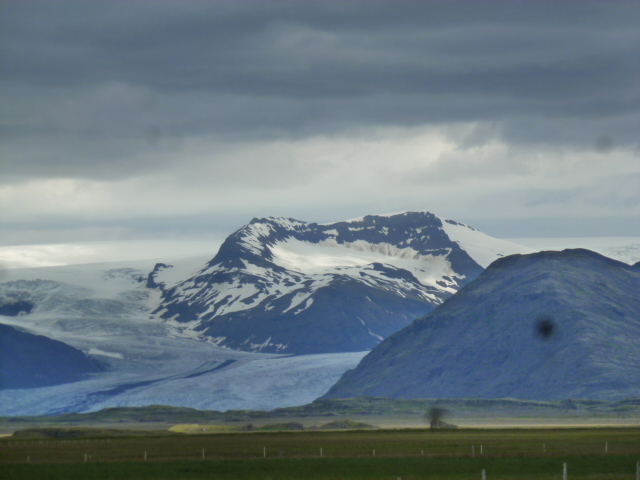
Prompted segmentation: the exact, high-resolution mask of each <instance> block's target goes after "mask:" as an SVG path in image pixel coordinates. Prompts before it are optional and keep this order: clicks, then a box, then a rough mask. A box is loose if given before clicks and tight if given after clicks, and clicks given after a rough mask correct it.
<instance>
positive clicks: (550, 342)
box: [325, 249, 640, 400]
mask: <svg viewBox="0 0 640 480" xmlns="http://www.w3.org/2000/svg"><path fill="white" fill-rule="evenodd" d="M639 340H640V272H639V271H638V265H637V264H636V265H634V266H630V265H627V264H624V263H621V262H618V261H615V260H612V259H610V258H607V257H604V256H602V255H599V254H597V253H594V252H591V251H588V250H583V249H575V250H565V251H563V252H540V253H535V254H531V255H512V256H509V257H505V258H502V259H499V260H496V261H495V262H493V263H492V264H491V265H490V266H489V267H488V268H487V269H486V270H485V271H484V272H483V273H482V274H481V275H480V276H479V277H478V278H477V279H476V280H474V281H473V282H471V283H469V284H468V285H466V286H465V287H464V288H462V289H461V290H460V291H459V292H458V293H457V294H456V295H454V296H453V297H451V298H450V299H449V300H447V301H446V302H444V303H443V304H442V305H441V306H440V307H438V308H437V309H436V310H435V311H433V312H432V313H430V314H429V315H427V316H425V317H423V318H421V319H419V320H416V321H415V322H414V323H413V324H411V325H410V326H408V327H406V328H405V329H403V330H401V331H399V332H398V333H396V334H394V335H392V336H391V337H389V338H388V339H386V340H385V341H383V342H382V343H380V344H379V345H378V346H377V347H376V348H374V349H373V350H372V351H371V353H369V354H368V355H367V356H366V357H364V358H363V360H362V361H361V363H360V364H359V365H358V367H357V368H355V369H353V370H351V371H348V372H347V373H345V375H344V376H343V377H342V378H341V379H340V381H339V382H338V383H337V384H336V385H335V386H334V387H333V388H332V389H331V390H330V391H329V392H328V393H327V395H326V396H325V398H349V397H363V396H375V397H389V398H427V397H428V398H463V397H467V398H468V397H476V398H505V397H512V398H523V399H537V400H558V399H563V398H585V399H589V398H590V399H609V400H614V399H621V398H625V397H632V396H638V395H640V341H639Z"/></svg>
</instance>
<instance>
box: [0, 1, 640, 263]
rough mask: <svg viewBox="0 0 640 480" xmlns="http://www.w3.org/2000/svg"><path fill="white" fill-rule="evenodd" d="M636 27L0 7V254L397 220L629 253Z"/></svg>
mask: <svg viewBox="0 0 640 480" xmlns="http://www.w3.org/2000/svg"><path fill="white" fill-rule="evenodd" d="M639 25H640V3H639V2H637V1H626V2H625V1H606V2H605V1H589V0H584V1H576V0H573V1H569V0H567V1H563V0H558V1H535V0H531V1H517V0H512V1H511V0H510V1H507V0H504V1H497V0H494V1H489V0H487V1H475V0H474V1H450V0H446V1H445V0H441V1H432V0H420V1H402V0H396V1H380V0H367V1H356V0H345V1H337V0H335V1H328V0H327V1H318V2H309V1H306V0H300V1H278V0H274V1H258V0H254V1H246V0H234V1H231V0H228V1H200V0H181V1H163V0H157V1H153V2H151V1H141V0H129V1H99V0H96V1H91V2H87V1H86V0H80V1H65V0H55V1H51V0H46V1H38V0H34V1H18V0H7V1H3V2H2V4H0V71H1V72H2V74H1V75H0V126H1V130H0V132H1V133H0V135H1V137H0V232H1V233H0V245H2V246H16V245H30V244H49V245H54V244H75V243H80V242H106V241H132V242H133V241H135V242H139V244H140V242H142V244H143V243H144V242H146V241H152V240H153V241H155V242H165V243H166V242H173V241H176V242H177V241H184V242H192V245H195V242H202V245H205V244H206V242H209V241H210V242H213V243H215V242H218V241H220V239H221V238H224V237H226V236H227V235H229V234H230V233H232V232H233V231H235V230H237V229H238V228H240V227H241V226H242V225H244V224H246V223H248V222H249V221H251V219H252V218H254V217H265V216H287V217H293V218H296V219H299V220H304V221H308V222H318V223H329V222H334V221H340V220H344V219H348V218H353V217H359V216H362V215H365V214H375V213H385V212H396V211H405V210H428V211H431V212H433V213H435V214H436V215H439V216H441V217H445V218H450V219H454V220H457V221H461V222H464V223H467V224H470V225H473V226H474V227H476V228H479V229H481V230H483V231H484V232H485V233H487V234H489V235H493V236H496V237H502V238H514V237H580V236H591V237H593V236H640V135H639V132H640V48H638V46H639V45H640V27H639ZM167 244H168V243H167ZM71 252H72V251H71ZM67 253H69V252H67ZM72 253H73V252H72Z"/></svg>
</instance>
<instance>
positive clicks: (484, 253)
mask: <svg viewBox="0 0 640 480" xmlns="http://www.w3.org/2000/svg"><path fill="white" fill-rule="evenodd" d="M442 227H443V228H444V231H445V232H447V235H448V236H449V238H451V240H453V241H454V242H456V243H457V244H458V245H460V247H461V248H462V249H463V250H465V251H466V252H467V253H468V254H469V255H471V258H473V259H474V260H475V261H476V262H478V264H479V265H480V266H482V267H483V268H487V267H488V266H489V265H491V263H493V262H494V261H496V260H497V259H498V258H500V257H506V256H508V255H513V254H516V253H519V254H527V253H533V252H534V251H535V250H534V249H532V248H529V247H525V246H523V245H518V244H517V243H512V242H508V241H506V240H500V239H498V238H494V237H490V236H489V235H486V234H484V233H482V232H480V231H479V230H476V229H475V228H473V227H470V226H468V225H465V224H463V223H458V222H454V221H452V220H444V221H443V222H442Z"/></svg>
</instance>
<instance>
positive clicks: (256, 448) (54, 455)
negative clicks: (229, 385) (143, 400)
mask: <svg viewBox="0 0 640 480" xmlns="http://www.w3.org/2000/svg"><path fill="white" fill-rule="evenodd" d="M120 434H122V432H121V433H120ZM96 435H97V436H95V437H80V438H69V437H67V438H54V439H51V438H48V439H42V438H40V439H39V438H35V437H32V438H24V439H16V438H17V437H5V438H3V439H0V477H1V478H3V479H4V480H10V479H76V478H77V479H80V478H82V479H85V478H91V479H118V480H125V479H147V478H148V479H151V478H153V479H218V478H219V479H271V480H276V479H307V478H308V479H394V480H395V479H398V478H403V479H405V480H407V479H415V480H418V479H427V478H428V479H445V478H452V479H481V478H482V470H484V471H485V477H486V478H487V479H494V478H496V479H518V478H522V479H534V478H535V479H545V478H548V479H561V478H562V472H563V464H564V463H566V464H567V470H568V478H569V479H629V480H633V479H635V478H636V475H637V471H636V469H637V462H638V461H640V428H639V427H619V428H536V429H458V430H454V429H452V430H429V429H400V430H392V429H379V430H367V431H355V430H352V431H340V432H335V431H331V432H325V431H302V432H250V433H217V434H202V435H184V434H171V435H167V434H162V435H156V434H153V433H148V434H146V435H145V434H144V433H142V432H138V434H137V435H135V436H127V435H126V432H125V434H122V435H123V436H110V435H108V432H99V433H97V434H96ZM145 458H146V460H145Z"/></svg>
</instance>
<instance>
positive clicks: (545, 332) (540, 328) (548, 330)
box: [535, 317, 557, 340]
mask: <svg viewBox="0 0 640 480" xmlns="http://www.w3.org/2000/svg"><path fill="white" fill-rule="evenodd" d="M556 330H557V327H556V323H555V322H554V321H553V318H551V317H540V318H538V320H536V325H535V333H536V336H537V337H538V338H540V339H542V340H549V339H550V338H551V337H553V336H554V335H555V334H556Z"/></svg>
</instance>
